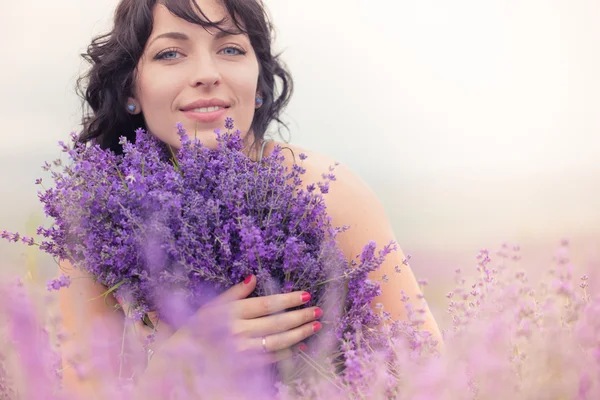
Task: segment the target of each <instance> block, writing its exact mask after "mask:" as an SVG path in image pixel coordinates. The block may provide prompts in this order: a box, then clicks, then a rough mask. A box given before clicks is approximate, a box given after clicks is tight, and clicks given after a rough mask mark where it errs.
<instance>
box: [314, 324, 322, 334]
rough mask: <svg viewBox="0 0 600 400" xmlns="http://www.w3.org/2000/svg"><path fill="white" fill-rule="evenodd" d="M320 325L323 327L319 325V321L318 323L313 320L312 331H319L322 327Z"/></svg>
mask: <svg viewBox="0 0 600 400" xmlns="http://www.w3.org/2000/svg"><path fill="white" fill-rule="evenodd" d="M322 327H323V325H321V323H320V322H315V323H314V324H313V332H314V333H317V332H319V331H320V330H321V328H322Z"/></svg>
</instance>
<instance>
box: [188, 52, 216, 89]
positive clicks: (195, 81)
mask: <svg viewBox="0 0 600 400" xmlns="http://www.w3.org/2000/svg"><path fill="white" fill-rule="evenodd" d="M220 82H221V73H220V72H219V68H218V66H217V64H216V63H215V61H214V60H213V58H212V57H210V56H209V57H202V60H199V61H197V62H196V63H195V65H194V74H193V75H192V81H191V82H190V83H191V85H192V86H194V87H197V86H216V85H218V84H219V83H220Z"/></svg>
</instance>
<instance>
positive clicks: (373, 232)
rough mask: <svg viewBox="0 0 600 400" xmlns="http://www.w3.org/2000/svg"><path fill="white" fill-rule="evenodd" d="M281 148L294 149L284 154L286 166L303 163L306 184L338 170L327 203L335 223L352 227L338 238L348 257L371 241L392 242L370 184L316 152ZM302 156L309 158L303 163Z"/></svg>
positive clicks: (296, 147)
mask: <svg viewBox="0 0 600 400" xmlns="http://www.w3.org/2000/svg"><path fill="white" fill-rule="evenodd" d="M280 145H281V146H282V147H287V148H289V149H290V150H291V151H290V152H284V154H285V157H286V163H289V165H293V163H294V162H295V163H300V162H301V163H302V164H301V165H302V167H304V168H305V169H306V173H305V174H304V175H303V176H302V181H303V184H304V185H307V184H310V183H316V182H319V181H322V180H323V176H322V174H328V173H330V170H329V168H330V167H335V168H334V171H333V175H334V176H335V181H333V182H331V183H330V185H329V192H328V193H327V194H326V195H325V196H324V201H325V204H326V206H327V213H328V214H329V216H330V217H331V218H332V224H333V225H334V226H349V227H350V228H351V229H350V230H349V231H347V232H346V233H344V234H341V235H340V237H339V239H340V245H342V249H343V250H344V252H345V253H346V254H347V255H351V254H353V255H356V252H357V251H360V249H362V246H364V245H365V244H366V243H368V241H369V240H376V241H377V242H378V243H380V244H383V243H388V242H389V241H390V240H392V239H393V236H394V235H393V232H392V228H391V224H390V222H389V219H388V217H387V214H386V212H385V210H384V209H383V206H382V204H381V203H380V201H379V199H378V198H377V196H376V195H375V193H374V192H373V190H372V189H371V188H370V187H369V186H368V185H367V183H366V182H365V181H364V180H362V179H361V178H360V177H359V176H358V175H357V174H356V173H355V172H354V171H352V170H351V169H350V168H349V167H348V166H347V165H345V164H343V163H338V162H337V160H335V159H334V158H332V157H330V156H328V155H325V154H322V153H319V152H316V151H312V150H309V149H305V148H302V147H299V146H295V145H286V144H280ZM292 153H293V155H292ZM300 154H305V155H306V159H305V160H303V161H300V158H299V155H300Z"/></svg>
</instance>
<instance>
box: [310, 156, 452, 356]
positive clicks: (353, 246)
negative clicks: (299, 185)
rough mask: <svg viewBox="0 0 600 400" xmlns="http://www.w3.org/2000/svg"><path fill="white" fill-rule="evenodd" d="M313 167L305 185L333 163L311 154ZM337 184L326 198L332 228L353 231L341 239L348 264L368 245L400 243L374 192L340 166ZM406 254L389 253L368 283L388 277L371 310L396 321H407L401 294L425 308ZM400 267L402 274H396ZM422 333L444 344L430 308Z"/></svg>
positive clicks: (342, 234) (339, 238) (426, 314)
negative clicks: (381, 311) (380, 309)
mask: <svg viewBox="0 0 600 400" xmlns="http://www.w3.org/2000/svg"><path fill="white" fill-rule="evenodd" d="M308 160H309V161H311V163H312V165H310V166H309V168H307V174H306V176H305V178H304V179H305V180H306V182H316V181H319V180H320V178H321V176H320V174H321V173H322V172H324V171H327V169H328V168H329V166H330V165H333V164H334V161H333V160H331V159H329V158H327V157H324V156H321V155H315V154H311V155H310V156H309V158H308ZM334 175H335V176H336V181H334V182H332V183H331V184H330V191H329V193H328V194H326V195H325V196H324V199H325V202H326V204H327V209H328V213H329V215H330V216H331V218H332V225H333V226H344V225H347V226H349V227H350V229H349V230H347V231H346V232H343V233H340V234H339V236H338V244H339V246H340V248H341V250H342V251H343V253H344V255H345V256H346V259H347V260H351V259H354V257H356V255H358V254H360V253H361V252H362V249H363V247H364V246H365V245H366V244H367V243H368V242H369V241H371V240H372V241H374V242H375V243H377V246H378V250H379V249H381V248H382V247H383V246H385V245H387V244H388V243H389V242H390V241H394V242H397V240H396V237H395V235H394V232H393V230H392V227H391V224H390V221H389V219H388V217H387V215H386V213H385V211H384V209H383V207H382V205H381V203H380V202H379V200H378V199H377V197H376V196H375V194H374V193H373V192H372V190H371V189H370V188H369V187H368V186H367V185H366V184H365V183H364V182H363V181H362V180H361V179H360V178H359V177H358V176H357V175H356V174H354V173H353V172H352V171H351V170H350V169H348V168H347V167H345V166H344V165H339V166H338V167H337V168H336V170H335V171H334ZM403 259H404V254H403V252H402V250H401V249H400V247H399V246H398V250H397V251H393V252H392V253H390V254H389V255H388V256H387V257H386V259H385V262H384V263H383V264H382V265H381V267H380V269H379V270H376V271H373V272H372V273H371V274H370V275H369V279H372V280H374V281H381V279H382V276H383V275H386V277H387V278H388V281H387V283H386V282H383V283H382V284H381V289H382V294H381V295H380V296H378V297H376V298H375V299H374V300H373V302H372V304H371V307H372V308H373V309H374V310H375V308H374V307H375V305H376V304H377V303H381V304H383V307H384V310H385V311H387V312H389V313H391V315H392V319H394V320H406V319H407V318H408V316H407V310H406V308H405V303H404V302H402V300H401V298H402V294H401V291H404V293H405V295H406V296H408V297H409V298H410V300H409V301H408V302H409V303H411V305H412V306H413V309H414V310H416V309H418V308H423V306H422V302H421V300H419V299H418V298H417V296H418V295H421V294H422V293H421V290H420V288H419V285H418V282H417V280H416V278H415V276H414V274H413V272H412V270H411V269H410V267H409V266H408V265H404V264H403V263H402V261H403ZM396 266H399V267H400V270H401V272H400V273H398V272H396V269H395V267H396ZM423 317H424V321H425V322H424V325H423V329H424V330H426V331H429V332H430V333H431V334H432V335H433V336H434V338H435V339H436V340H437V341H438V343H440V344H441V343H442V336H441V333H440V330H439V328H438V326H437V323H436V321H435V319H434V318H433V315H432V314H431V311H430V310H429V308H428V307H426V309H425V314H424V315H423Z"/></svg>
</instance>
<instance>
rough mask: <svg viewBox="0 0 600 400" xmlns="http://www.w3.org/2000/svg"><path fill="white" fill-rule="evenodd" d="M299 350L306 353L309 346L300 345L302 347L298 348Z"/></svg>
mask: <svg viewBox="0 0 600 400" xmlns="http://www.w3.org/2000/svg"><path fill="white" fill-rule="evenodd" d="M298 348H299V349H300V350H302V351H306V349H308V346H307V345H305V344H304V343H300V346H298Z"/></svg>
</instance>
